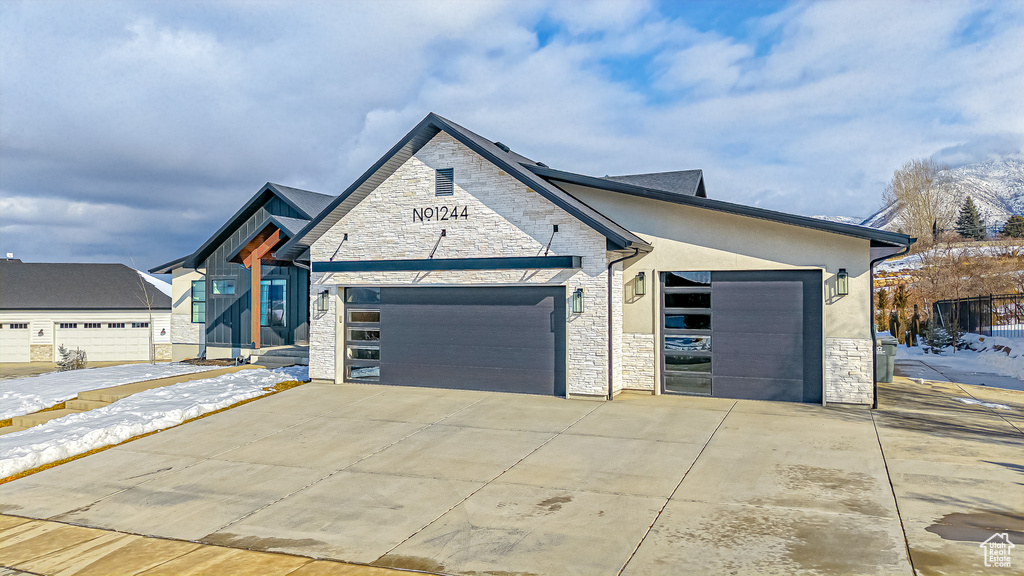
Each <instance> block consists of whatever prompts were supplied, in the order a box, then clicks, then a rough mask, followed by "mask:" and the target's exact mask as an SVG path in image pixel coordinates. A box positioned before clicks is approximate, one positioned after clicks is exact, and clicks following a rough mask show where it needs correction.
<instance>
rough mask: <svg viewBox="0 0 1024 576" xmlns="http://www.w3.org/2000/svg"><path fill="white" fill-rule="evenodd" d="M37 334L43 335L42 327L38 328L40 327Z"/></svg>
mask: <svg viewBox="0 0 1024 576" xmlns="http://www.w3.org/2000/svg"><path fill="white" fill-rule="evenodd" d="M39 335H40V336H42V335H43V329H42V328H40V329H39Z"/></svg>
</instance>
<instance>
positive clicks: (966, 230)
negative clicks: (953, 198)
mask: <svg viewBox="0 0 1024 576" xmlns="http://www.w3.org/2000/svg"><path fill="white" fill-rule="evenodd" d="M956 231H957V232H958V233H959V234H960V235H961V236H963V237H964V238H971V239H974V240H984V239H985V225H984V224H983V223H982V221H981V215H980V214H978V208H977V207H976V206H975V205H974V200H972V199H971V197H970V196H968V197H967V199H966V200H964V203H963V205H962V206H961V207H960V216H958V217H957V219H956Z"/></svg>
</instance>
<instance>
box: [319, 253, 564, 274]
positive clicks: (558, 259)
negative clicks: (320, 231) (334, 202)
mask: <svg viewBox="0 0 1024 576" xmlns="http://www.w3.org/2000/svg"><path fill="white" fill-rule="evenodd" d="M582 265H583V257H582V256H528V257H510V258H442V259H437V260H433V259H427V260H346V261H339V262H313V266H312V267H313V272H393V271H425V270H534V269H542V268H543V269H548V268H581V267H582Z"/></svg>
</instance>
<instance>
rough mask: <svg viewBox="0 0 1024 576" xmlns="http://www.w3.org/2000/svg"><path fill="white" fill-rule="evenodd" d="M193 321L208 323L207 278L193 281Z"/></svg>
mask: <svg viewBox="0 0 1024 576" xmlns="http://www.w3.org/2000/svg"><path fill="white" fill-rule="evenodd" d="M192 322H194V323H197V324H205V323H206V280H193V281H192Z"/></svg>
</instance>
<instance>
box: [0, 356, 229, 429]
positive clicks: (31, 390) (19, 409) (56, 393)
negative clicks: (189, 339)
mask: <svg viewBox="0 0 1024 576" xmlns="http://www.w3.org/2000/svg"><path fill="white" fill-rule="evenodd" d="M218 368H222V367H221V366H194V365H192V364H184V363H181V362H166V363H160V364H122V365H120V366H108V367H106V368H85V369H83V370H68V371H66V372H50V373H48V374H40V375H38V376H29V377H26V378H15V379H12V380H0V420H2V419H5V418H13V417H15V416H22V415H24V414H31V413H32V412H36V411H38V410H42V409H43V408H49V407H50V406H53V405H54V404H60V403H61V402H64V401H65V400H71V399H72V398H74V397H75V396H78V393H79V392H86V391H88V390H96V389H98V388H109V387H111V386H120V385H121V384H131V383H132V382H141V381H143V380H155V379H157V378H168V377H171V376H181V375H182V374H192V373H194V372H203V371H206V370H216V369H218Z"/></svg>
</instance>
